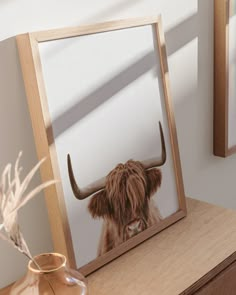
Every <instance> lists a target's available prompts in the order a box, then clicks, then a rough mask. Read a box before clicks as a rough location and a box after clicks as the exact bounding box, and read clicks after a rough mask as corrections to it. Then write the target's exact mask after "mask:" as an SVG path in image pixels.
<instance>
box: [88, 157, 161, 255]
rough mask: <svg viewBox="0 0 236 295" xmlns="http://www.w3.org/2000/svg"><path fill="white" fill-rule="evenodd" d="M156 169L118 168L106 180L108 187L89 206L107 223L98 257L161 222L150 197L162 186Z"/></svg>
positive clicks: (128, 165) (134, 164)
mask: <svg viewBox="0 0 236 295" xmlns="http://www.w3.org/2000/svg"><path fill="white" fill-rule="evenodd" d="M161 180H162V174H161V171H160V170H159V169H157V168H154V169H150V170H145V169H144V168H143V166H142V164H141V163H140V162H138V161H133V160H129V161H128V162H126V163H125V164H118V165H117V166H116V168H115V169H113V170H112V171H111V172H110V173H109V174H108V175H107V178H106V186H105V189H104V190H102V191H99V192H97V193H96V194H95V195H94V196H93V197H92V199H91V200H90V202H89V206H88V209H89V212H90V213H91V215H92V216H93V217H94V218H96V217H102V218H103V219H104V223H103V229H102V234H101V240H100V245H99V249H98V255H102V254H104V253H106V252H108V251H110V250H111V249H113V248H115V247H116V246H118V245H119V244H121V243H123V242H124V241H126V240H127V239H129V238H131V237H133V236H135V235H136V234H138V233H140V232H141V231H143V230H145V229H146V228H147V227H149V226H151V225H153V224H155V223H157V222H159V221H160V220H161V219H162V218H161V216H160V213H159V210H158V209H157V208H156V206H155V205H154V202H153V200H152V199H151V196H152V195H153V194H154V193H155V192H156V191H157V189H158V188H159V187H160V186H161Z"/></svg>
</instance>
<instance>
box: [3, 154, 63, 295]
mask: <svg viewBox="0 0 236 295" xmlns="http://www.w3.org/2000/svg"><path fill="white" fill-rule="evenodd" d="M21 155H22V153H21V152H20V153H19V155H18V157H17V160H16V163H15V166H14V177H13V179H11V164H8V165H6V167H5V169H4V170H3V173H2V175H1V177H0V238H2V239H3V240H6V241H7V242H9V243H11V244H12V245H13V246H14V247H15V248H16V249H17V250H19V251H20V252H21V253H22V254H24V255H25V256H26V257H27V258H29V259H30V260H31V261H32V262H33V263H34V264H35V265H36V267H37V268H38V269H39V270H41V268H40V266H39V265H38V263H37V262H36V261H35V259H34V258H33V257H32V255H31V253H30V251H29V248H28V246H27V244H26V242H25V239H24V237H23V234H22V233H21V231H20V227H19V224H18V210H19V209H20V208H22V207H23V206H24V205H25V204H26V203H27V202H28V201H29V200H31V199H32V198H33V197H34V196H35V195H37V194H38V193H39V192H41V191H42V190H43V189H44V188H46V187H48V186H50V185H52V184H55V183H56V182H58V181H57V180H50V181H47V182H45V183H43V184H41V185H39V186H37V187H36V188H34V189H33V190H32V191H30V192H29V193H28V194H26V196H25V191H26V189H27V188H28V186H29V183H30V181H31V180H32V178H33V176H34V175H35V173H36V171H37V170H38V169H39V167H40V166H41V164H42V163H43V162H44V161H45V159H42V160H41V161H39V163H38V164H37V165H36V166H35V167H34V168H33V169H32V170H31V171H30V172H29V173H28V174H27V176H26V177H25V179H24V180H23V181H22V182H21V181H20V172H21V171H22V167H19V162H20V158H21ZM44 277H45V279H46V280H47V282H48V284H49V286H50V288H51V290H52V292H53V294H55V292H54V290H53V287H52V285H51V283H50V282H49V280H48V278H47V277H46V276H44Z"/></svg>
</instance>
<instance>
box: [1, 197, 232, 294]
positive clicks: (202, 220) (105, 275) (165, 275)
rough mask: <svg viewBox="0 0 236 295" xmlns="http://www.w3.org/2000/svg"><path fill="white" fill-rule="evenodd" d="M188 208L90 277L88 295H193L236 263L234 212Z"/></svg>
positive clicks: (196, 204) (210, 207)
mask: <svg viewBox="0 0 236 295" xmlns="http://www.w3.org/2000/svg"><path fill="white" fill-rule="evenodd" d="M187 205H188V216H187V217H186V218H184V219H182V220H181V221H179V222H177V223H176V224H174V225H172V226H170V227H169V228H167V229H165V230H164V231H162V232H161V233H159V234H157V235H155V236H153V237H152V238H150V239H149V240H146V241H145V242H143V243H142V244H141V245H139V246H137V247H135V248H134V249H132V250H130V251H129V252H127V253H126V254H124V255H122V256H120V257H119V258H117V259H116V260H114V261H113V262H111V263H109V264H107V265H106V266H104V267H102V268H101V269H100V270H98V271H96V272H94V273H93V274H91V275H89V276H88V283H89V295H111V294H112V295H154V294H161V295H175V294H181V293H182V294H186V295H187V294H193V293H194V291H196V290H197V289H198V288H199V286H203V285H204V284H205V283H206V282H207V281H209V280H210V279H211V278H213V277H214V276H215V275H216V274H218V273H219V272H220V271H221V270H223V269H224V268H225V267H227V266H228V265H230V264H231V263H232V262H233V261H235V260H236V254H235V251H236V211H233V210H228V209H224V208H220V207H217V206H214V205H211V204H207V203H204V202H200V201H197V200H193V199H189V198H187ZM5 294H9V288H5V289H3V290H2V291H0V295H5Z"/></svg>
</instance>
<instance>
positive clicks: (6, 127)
mask: <svg viewBox="0 0 236 295" xmlns="http://www.w3.org/2000/svg"><path fill="white" fill-rule="evenodd" d="M158 13H162V16H163V22H164V29H165V32H166V40H167V50H168V57H169V69H170V78H171V89H172V96H173V101H174V110H175V117H176V124H177V131H178V139H179V148H180V155H181V160H182V169H183V177H184V183H185V191H186V194H187V195H188V196H192V197H195V198H198V199H201V200H206V201H209V202H212V203H215V204H220V205H222V206H225V207H231V208H236V201H235V198H234V195H235V191H236V188H235V175H236V155H233V156H231V157H230V158H228V159H220V158H217V157H214V156H213V154H212V150H213V147H212V142H213V139H212V135H213V88H212V87H213V0H178V1H175V0H145V1H144V0H129V1H127V0H113V1H111V2H109V1H106V0H99V1H96V0H87V1H82V0H70V1H66V0H59V1H58V0H57V1H56V0H51V1H47V0H40V1H39V0H37V1H36V0H17V1H16V0H1V1H0V40H2V42H0V97H1V100H0V102H1V105H0V135H1V141H0V142H1V144H0V150H1V153H0V170H2V168H3V167H4V166H5V164H6V163H7V162H9V161H11V162H13V161H14V160H15V158H16V156H17V154H18V151H19V150H20V149H22V150H23V151H24V157H23V160H22V164H23V166H24V168H25V171H28V170H29V169H30V167H32V166H33V165H34V164H35V163H36V161H37V159H36V153H35V147H34V141H33V136H32V130H31V123H30V119H29V114H28V110H27V104H26V99H25V94H24V89H23V85H22V80H21V79H22V78H21V76H20V68H19V64H18V60H17V56H16V50H15V49H14V40H13V39H9V40H6V39H7V38H10V37H12V36H15V35H16V34H19V33H24V32H28V31H35V30H44V29H50V28H56V27H66V26H71V25H72V26H74V25H79V24H82V23H92V22H98V21H105V20H112V19H115V18H127V17H136V16H144V15H153V14H158ZM39 181H40V180H39V178H38V179H36V180H35V182H34V185H35V184H36V183H39ZM21 221H22V229H23V232H24V233H25V236H26V239H27V240H28V242H29V245H30V247H31V249H32V253H33V254H36V253H39V252H46V251H51V250H52V243H51V239H50V231H49V224H48V219H47V214H46V208H45V204H44V200H43V197H38V198H36V199H35V200H33V201H32V202H31V203H30V204H28V205H27V206H26V207H25V208H24V209H23V210H22V211H21ZM0 262H1V263H0V274H1V275H0V287H3V286H4V285H6V284H8V283H10V282H11V281H13V280H15V279H17V278H18V277H20V276H21V275H22V274H23V273H24V271H25V269H26V263H27V261H26V259H25V258H24V257H22V256H21V255H20V254H18V253H17V252H16V251H15V250H14V249H11V248H10V247H9V246H8V245H6V244H5V243H4V242H0Z"/></svg>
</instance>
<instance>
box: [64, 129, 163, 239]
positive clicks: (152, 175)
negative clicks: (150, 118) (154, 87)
mask: <svg viewBox="0 0 236 295" xmlns="http://www.w3.org/2000/svg"><path fill="white" fill-rule="evenodd" d="M159 128H160V136H161V145H162V155H161V157H160V158H155V159H151V160H147V161H143V162H139V161H133V160H129V161H128V162H126V163H125V164H118V165H117V166H116V167H115V168H114V169H113V170H112V171H111V172H110V173H109V174H108V175H107V177H106V178H104V179H101V180H99V181H97V182H96V183H93V184H92V185H90V186H89V187H87V188H86V189H84V190H81V189H80V188H79V187H78V185H77V183H76V181H75V178H74V174H73V170H72V165H71V160H70V156H69V155H68V171H69V177H70V182H71V187H72V190H73V192H74V195H75V197H76V198H78V199H80V200H81V199H84V198H86V197H88V196H91V195H93V196H92V198H91V200H90V202H89V205H88V209H89V212H90V213H91V215H92V216H93V217H94V218H96V217H102V218H103V219H105V220H109V221H110V222H112V223H113V224H114V225H115V226H116V227H117V230H118V233H119V235H120V236H122V237H123V240H127V239H129V238H131V237H133V236H134V235H136V234H138V233H139V232H141V231H143V230H144V229H146V228H147V223H148V217H149V204H150V199H151V196H152V195H153V194H154V193H155V192H156V190H157V189H158V187H160V185H161V179H162V174H161V171H160V170H159V169H158V168H157V167H158V166H161V165H163V164H164V163H165V161H166V148H165V140H164V135H163V131H162V126H161V124H159Z"/></svg>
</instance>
